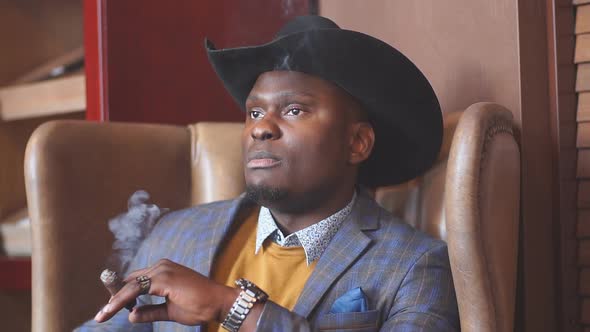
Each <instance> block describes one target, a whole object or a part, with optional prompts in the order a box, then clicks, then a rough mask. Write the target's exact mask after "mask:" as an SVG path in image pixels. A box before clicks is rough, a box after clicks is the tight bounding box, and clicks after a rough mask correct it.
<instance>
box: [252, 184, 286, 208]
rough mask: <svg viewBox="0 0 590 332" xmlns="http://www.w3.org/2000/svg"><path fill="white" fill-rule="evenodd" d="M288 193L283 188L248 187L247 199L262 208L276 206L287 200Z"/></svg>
mask: <svg viewBox="0 0 590 332" xmlns="http://www.w3.org/2000/svg"><path fill="white" fill-rule="evenodd" d="M287 196H288V194H287V191H286V190H284V189H281V188H276V187H269V186H260V185H258V186H257V185H247V186H246V197H248V198H249V199H250V200H251V201H254V202H256V204H258V205H261V206H266V207H269V206H274V205H277V204H279V203H280V202H281V201H283V200H285V198H287Z"/></svg>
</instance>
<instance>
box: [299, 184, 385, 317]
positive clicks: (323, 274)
mask: <svg viewBox="0 0 590 332" xmlns="http://www.w3.org/2000/svg"><path fill="white" fill-rule="evenodd" d="M367 200H370V202H368V201H367ZM371 203H373V204H375V203H374V202H373V201H372V199H371V198H368V197H366V196H365V195H364V194H361V195H359V198H358V201H357V203H356V204H355V207H354V209H353V211H352V212H351V213H350V215H349V216H348V218H347V219H346V220H345V221H344V223H343V224H342V226H341V228H340V230H338V233H336V235H335V236H334V238H333V239H332V241H331V242H330V244H329V245H328V247H327V248H326V251H324V253H323V254H322V256H321V257H320V260H319V261H318V263H317V265H316V267H315V269H314V271H313V273H312V274H311V276H310V277H309V279H308V280H307V282H306V283H305V286H304V288H303V291H302V292H301V295H300V296H299V300H298V301H297V304H296V305H295V308H294V309H293V311H295V312H296V313H297V314H299V315H301V316H303V317H306V318H307V317H308V316H309V314H310V313H311V312H312V311H313V309H314V308H315V307H316V306H317V305H318V303H319V301H320V299H321V298H322V297H323V296H324V294H325V293H326V291H327V290H328V289H329V288H330V286H331V285H332V284H333V283H334V281H336V279H337V278H338V277H339V276H340V275H341V274H342V273H344V271H346V269H347V268H348V267H349V266H350V265H351V264H352V263H353V262H354V261H356V260H357V258H359V256H361V255H362V253H363V252H364V251H365V249H366V248H367V246H368V245H369V244H370V243H371V239H369V238H368V237H367V236H366V235H365V234H364V233H363V230H368V229H375V228H377V227H378V218H377V216H374V215H372V214H371V213H369V214H367V213H365V212H366V211H367V210H369V211H371V209H370V207H371V206H368V205H371ZM368 208H369V209H368ZM377 210H379V209H377ZM373 211H374V210H373Z"/></svg>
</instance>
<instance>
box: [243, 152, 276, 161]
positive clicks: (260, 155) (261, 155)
mask: <svg viewBox="0 0 590 332" xmlns="http://www.w3.org/2000/svg"><path fill="white" fill-rule="evenodd" d="M254 159H272V160H276V161H279V160H281V158H279V157H278V156H276V155H274V154H272V153H271V152H268V151H253V152H249V153H248V155H247V156H246V161H251V160H254Z"/></svg>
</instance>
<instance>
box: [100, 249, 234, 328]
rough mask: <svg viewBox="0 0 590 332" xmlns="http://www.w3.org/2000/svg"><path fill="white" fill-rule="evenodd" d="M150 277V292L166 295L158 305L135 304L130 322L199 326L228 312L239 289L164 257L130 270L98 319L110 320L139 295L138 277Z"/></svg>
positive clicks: (218, 319) (218, 318)
mask: <svg viewBox="0 0 590 332" xmlns="http://www.w3.org/2000/svg"><path fill="white" fill-rule="evenodd" d="M142 275H145V276H147V277H149V278H150V279H151V286H150V289H149V294H150V295H156V296H161V297H165V298H166V302H165V303H162V304H158V305H145V306H142V307H135V308H134V309H133V311H132V312H131V313H130V314H129V321H131V322H132V323H144V322H153V321H175V322H178V323H181V324H184V325H198V324H201V323H203V322H208V321H213V320H216V321H218V322H219V321H220V320H223V318H224V317H225V316H226V315H227V313H228V312H229V309H230V308H231V306H232V304H233V303H234V301H235V300H236V298H237V297H238V295H239V293H240V290H239V289H237V288H231V287H228V286H225V285H221V284H218V283H216V282H214V281H212V280H210V279H208V278H206V277H205V276H203V275H202V274H200V273H198V272H196V271H193V270H191V269H189V268H187V267H185V266H182V265H179V264H176V263H174V262H172V261H169V260H167V259H162V260H160V261H158V262H157V263H156V264H155V265H154V266H152V267H150V268H146V269H141V270H137V271H134V272H132V273H131V274H129V276H127V278H125V282H126V283H127V284H126V285H125V286H124V287H123V288H121V290H120V291H119V292H118V293H117V294H116V295H115V296H113V297H112V298H111V300H110V301H109V303H108V304H107V305H106V306H104V308H103V309H102V310H101V311H100V312H98V314H96V316H95V317H94V319H95V320H96V321H97V322H104V321H107V320H109V319H110V318H111V317H113V316H114V315H115V313H117V312H118V311H119V310H121V309H122V308H124V307H125V304H126V303H128V302H129V301H131V300H133V299H135V298H137V297H138V296H139V295H141V290H140V288H139V283H138V282H137V281H136V280H135V279H136V278H137V277H139V276H142Z"/></svg>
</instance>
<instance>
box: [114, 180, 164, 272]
mask: <svg viewBox="0 0 590 332" xmlns="http://www.w3.org/2000/svg"><path fill="white" fill-rule="evenodd" d="M149 199H150V195H149V194H148V193H147V192H146V191H145V190H139V191H136V192H135V193H133V195H131V197H130V198H129V201H128V203H127V209H128V211H127V212H126V213H123V214H120V215H118V216H116V217H115V218H113V219H111V220H109V229H110V231H111V232H112V233H113V235H114V236H115V242H114V243H113V255H112V257H111V259H110V262H109V266H110V267H113V268H114V270H117V271H119V272H120V273H125V272H126V271H127V268H128V267H129V264H130V263H131V260H132V259H133V257H135V254H136V253H137V250H138V249H139V246H140V245H141V242H142V241H143V240H144V239H145V238H146V237H147V236H148V235H149V233H150V232H151V231H152V228H153V227H154V225H155V224H156V221H157V220H158V219H159V218H160V217H161V216H162V215H163V214H164V213H166V212H167V211H168V209H162V208H159V207H158V206H157V205H154V204H150V203H148V201H149Z"/></svg>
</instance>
